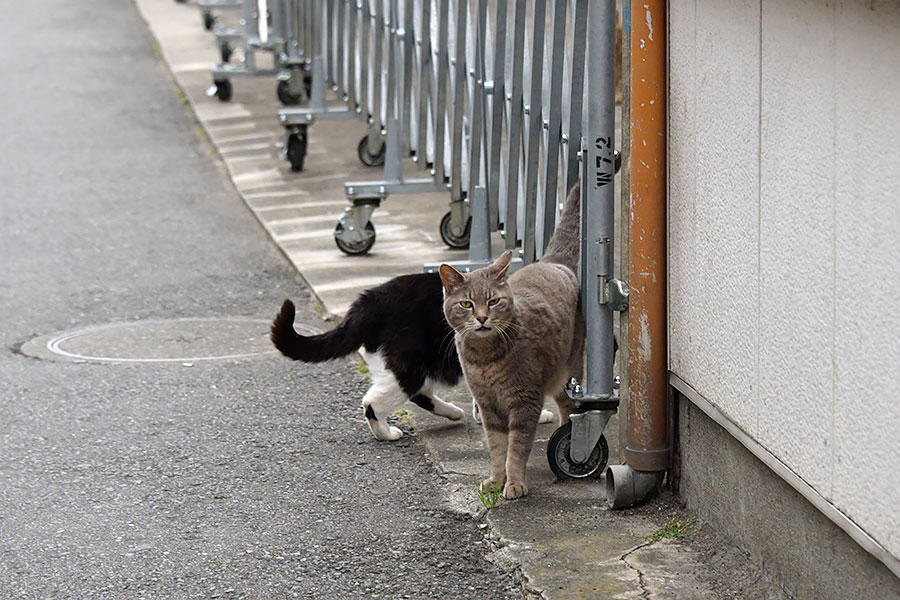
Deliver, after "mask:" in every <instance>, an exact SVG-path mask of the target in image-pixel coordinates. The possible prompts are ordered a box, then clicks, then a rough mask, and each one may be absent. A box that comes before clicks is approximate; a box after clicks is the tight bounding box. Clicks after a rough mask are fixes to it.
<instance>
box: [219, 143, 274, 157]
mask: <svg viewBox="0 0 900 600" xmlns="http://www.w3.org/2000/svg"><path fill="white" fill-rule="evenodd" d="M220 145H221V144H220ZM272 147H273V146H272V143H271V142H262V143H259V144H241V145H239V146H232V147H230V148H219V153H220V154H234V153H236V152H250V151H253V150H270V149H272Z"/></svg>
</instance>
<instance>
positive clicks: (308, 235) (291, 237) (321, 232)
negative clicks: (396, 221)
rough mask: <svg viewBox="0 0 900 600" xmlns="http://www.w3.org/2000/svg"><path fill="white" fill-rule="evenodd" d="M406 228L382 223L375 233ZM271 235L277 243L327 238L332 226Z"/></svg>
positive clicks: (380, 233)
mask: <svg viewBox="0 0 900 600" xmlns="http://www.w3.org/2000/svg"><path fill="white" fill-rule="evenodd" d="M331 218H332V219H333V220H334V222H335V224H337V217H334V216H333V217H331ZM408 229H409V228H408V227H407V226H406V225H384V226H382V227H379V228H378V231H377V232H376V233H377V234H378V235H382V234H385V233H388V234H389V233H392V232H396V231H405V230H408ZM273 237H274V238H275V241H276V242H279V243H282V242H288V243H289V242H298V241H301V240H310V239H315V238H329V239H331V238H334V227H332V228H330V229H312V230H309V231H299V232H297V233H291V234H287V235H282V236H274V235H273ZM379 243H380V242H379ZM335 251H336V252H340V250H338V249H337V247H335ZM407 260H409V257H407ZM304 264H309V263H308V262H306V261H304Z"/></svg>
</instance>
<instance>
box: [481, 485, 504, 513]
mask: <svg viewBox="0 0 900 600" xmlns="http://www.w3.org/2000/svg"><path fill="white" fill-rule="evenodd" d="M475 489H476V490H477V491H478V499H479V500H480V501H481V503H482V504H484V507H485V508H486V509H488V510H491V509H492V508H494V507H495V506H497V502H499V501H500V492H501V490H500V489H499V488H497V487H495V486H494V484H493V483H491V487H490V489H485V487H484V482H481V483H479V484H477V485H476V486H475Z"/></svg>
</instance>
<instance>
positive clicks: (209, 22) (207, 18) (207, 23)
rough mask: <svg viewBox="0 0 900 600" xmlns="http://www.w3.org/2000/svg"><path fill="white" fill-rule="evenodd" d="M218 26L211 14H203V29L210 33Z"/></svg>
mask: <svg viewBox="0 0 900 600" xmlns="http://www.w3.org/2000/svg"><path fill="white" fill-rule="evenodd" d="M215 24H216V18H215V17H214V16H213V14H212V13H211V12H205V13H203V27H204V28H205V29H206V30H207V31H209V30H211V29H212V28H213V25H215Z"/></svg>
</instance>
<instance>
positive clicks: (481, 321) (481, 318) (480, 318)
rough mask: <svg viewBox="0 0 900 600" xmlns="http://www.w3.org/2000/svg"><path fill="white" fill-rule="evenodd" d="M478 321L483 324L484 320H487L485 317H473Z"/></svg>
mask: <svg viewBox="0 0 900 600" xmlns="http://www.w3.org/2000/svg"><path fill="white" fill-rule="evenodd" d="M475 318H476V319H477V320H478V322H479V323H481V324H482V325H484V322H485V321H487V317H475Z"/></svg>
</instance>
